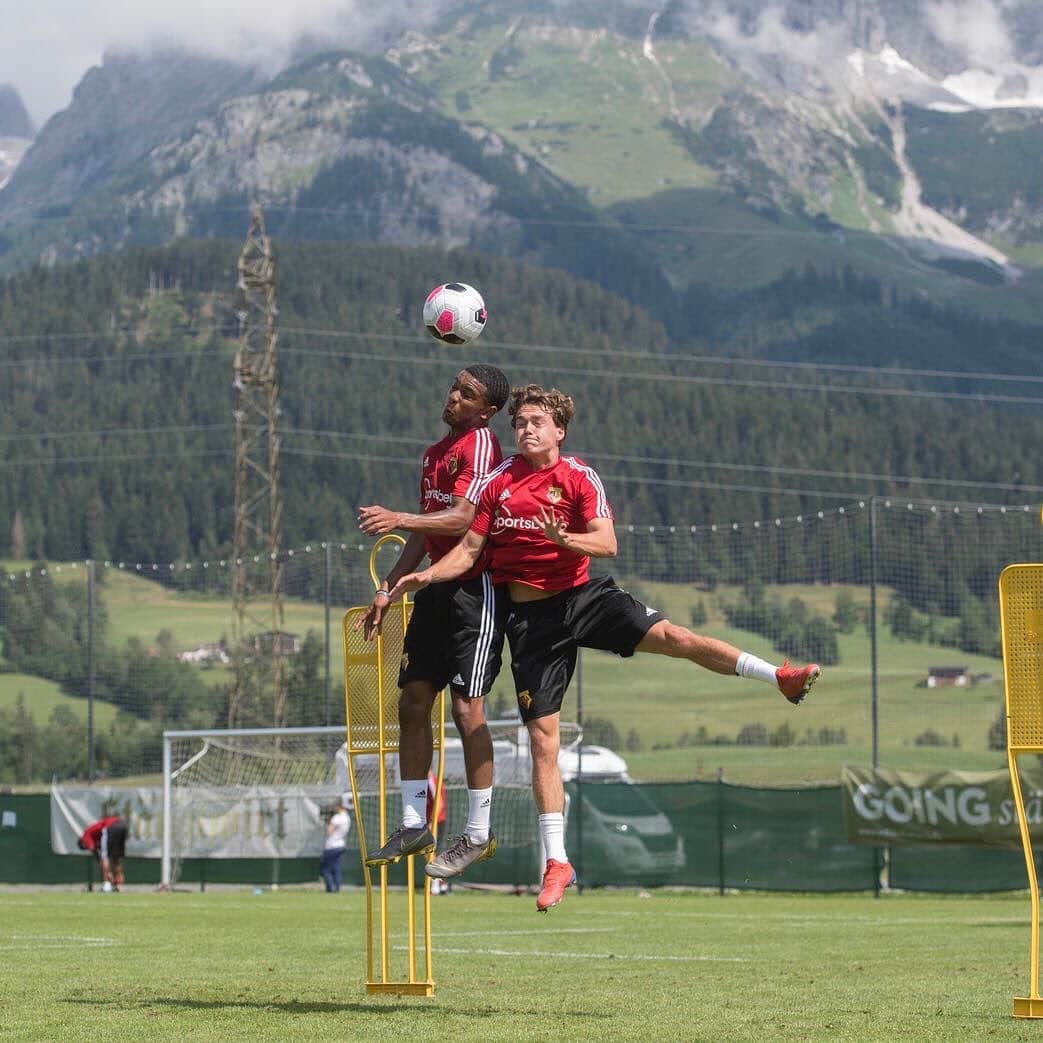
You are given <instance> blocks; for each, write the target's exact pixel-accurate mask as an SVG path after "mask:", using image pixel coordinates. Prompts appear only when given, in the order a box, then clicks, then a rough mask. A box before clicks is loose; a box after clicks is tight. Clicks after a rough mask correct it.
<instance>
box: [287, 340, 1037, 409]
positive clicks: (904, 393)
mask: <svg viewBox="0 0 1043 1043" xmlns="http://www.w3.org/2000/svg"><path fill="white" fill-rule="evenodd" d="M283 351H284V353H285V354H288V355H306V356H314V357H316V358H339V359H354V360H357V361H372V362H384V363H387V362H401V363H408V364H409V365H412V366H448V365H454V366H455V365H459V364H460V363H459V360H452V361H451V360H448V359H437V358H436V359H430V358H426V359H422V358H409V357H403V356H400V355H387V354H382V355H376V354H371V353H370V352H362V351H343V352H336V351H315V350H312V349H308V348H285V349H283ZM606 355H608V356H611V353H610V352H606ZM664 361H670V359H669V357H665V358H664ZM553 370H554V372H555V373H562V374H565V375H566V376H573V377H597V378H600V379H605V378H613V379H619V380H641V381H651V382H652V383H668V384H692V385H701V386H705V387H736V388H757V389H760V390H764V391H771V392H775V393H778V392H784V393H785V394H794V393H804V394H808V393H829V394H841V395H882V396H884V397H892V398H924V399H934V400H938V401H961V402H979V403H983V404H984V403H998V404H1004V405H1035V406H1043V398H1033V397H1032V396H1030V395H999V394H991V393H989V394H986V393H979V392H971V391H966V392H965V391H918V390H916V389H915V388H888V387H879V388H874V387H867V386H852V387H848V386H845V385H843V384H795V383H788V384H778V383H777V382H775V381H770V380H753V379H742V378H738V377H704V376H692V375H691V374H680V373H634V372H630V371H624V370H613V369H598V370H591V369H571V368H566V367H563V366H554V367H553Z"/></svg>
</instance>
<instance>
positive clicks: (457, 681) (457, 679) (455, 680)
mask: <svg viewBox="0 0 1043 1043" xmlns="http://www.w3.org/2000/svg"><path fill="white" fill-rule="evenodd" d="M449 683H450V684H459V685H462V684H464V679H463V678H462V677H461V676H460V675H459V674H457V675H456V677H454V678H453V679H452V680H451V681H450V682H449Z"/></svg>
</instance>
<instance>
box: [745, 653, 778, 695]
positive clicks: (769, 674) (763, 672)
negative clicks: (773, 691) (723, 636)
mask: <svg viewBox="0 0 1043 1043" xmlns="http://www.w3.org/2000/svg"><path fill="white" fill-rule="evenodd" d="M735 672H736V673H737V674H738V675H739V676H740V677H752V678H753V679H754V680H755V681H764V682H765V683H766V684H770V685H771V686H772V687H773V688H778V687H779V682H778V681H777V680H776V679H775V667H774V666H772V665H771V663H767V662H765V661H764V660H763V659H758V658H757V657H756V656H755V655H751V654H750V653H749V652H740V653H739V661H738V662H737V663H736V664H735Z"/></svg>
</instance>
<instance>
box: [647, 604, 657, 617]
mask: <svg viewBox="0 0 1043 1043" xmlns="http://www.w3.org/2000/svg"><path fill="white" fill-rule="evenodd" d="M655 614H656V610H655V609H654V608H649V607H648V606H647V605H645V615H646V616H654V615H655Z"/></svg>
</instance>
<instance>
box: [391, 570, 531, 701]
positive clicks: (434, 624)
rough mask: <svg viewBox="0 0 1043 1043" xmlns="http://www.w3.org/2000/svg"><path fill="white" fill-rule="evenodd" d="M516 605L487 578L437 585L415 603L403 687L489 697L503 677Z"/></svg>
mask: <svg viewBox="0 0 1043 1043" xmlns="http://www.w3.org/2000/svg"><path fill="white" fill-rule="evenodd" d="M510 607H511V605H510V599H509V598H508V597H507V591H506V590H505V589H499V590H498V589H497V588H496V587H494V586H493V584H492V580H491V579H490V578H489V574H488V573H487V572H485V573H482V575H480V576H476V577H475V578H474V579H469V580H467V581H466V582H463V583H460V582H457V581H456V580H450V581H448V582H446V583H432V584H431V586H429V587H425V588H424V589H423V590H421V591H418V592H417V595H416V598H415V599H414V601H413V614H412V615H411V616H410V617H409V626H408V627H406V635H405V640H404V642H403V656H402V665H401V667H400V668H399V672H398V686H399V688H402V687H403V686H404V685H406V684H407V683H408V682H410V681H427V682H429V683H430V684H432V685H434V687H435V689H436V690H439V691H440V690H441V689H443V688H445V687H446V686H447V685H448V687H449V688H450V690H451V691H452V693H453V694H454V695H463V696H466V697H467V698H468V699H479V698H481V697H482V696H484V695H488V694H489V691H490V689H491V688H492V686H493V682H494V681H495V680H496V676H497V674H499V672H500V664H501V661H502V657H503V635H504V622H505V618H506V615H507V612H508V611H509V609H510Z"/></svg>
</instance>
